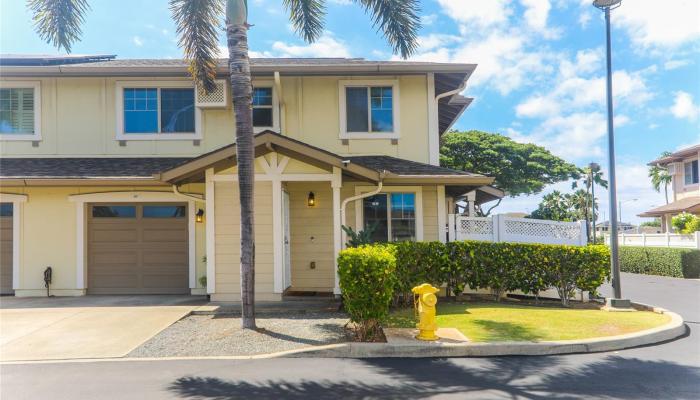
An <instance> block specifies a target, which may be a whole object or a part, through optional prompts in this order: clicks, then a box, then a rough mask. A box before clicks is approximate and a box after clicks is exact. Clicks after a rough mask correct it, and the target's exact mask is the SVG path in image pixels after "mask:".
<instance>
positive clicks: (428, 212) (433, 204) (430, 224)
mask: <svg viewBox="0 0 700 400" xmlns="http://www.w3.org/2000/svg"><path fill="white" fill-rule="evenodd" d="M423 240H424V241H426V242H428V241H434V240H438V223H437V187H436V186H423Z"/></svg>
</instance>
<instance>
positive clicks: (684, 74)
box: [0, 0, 700, 221]
mask: <svg viewBox="0 0 700 400" xmlns="http://www.w3.org/2000/svg"><path fill="white" fill-rule="evenodd" d="M590 2H591V1H590V0H488V1H484V0H423V1H421V7H422V10H421V15H422V22H423V28H422V29H421V31H420V43H421V48H420V50H419V52H418V54H416V55H415V57H414V58H415V59H418V60H425V61H438V62H469V63H476V64H479V66H478V67H477V70H476V72H475V74H474V76H473V77H472V79H471V80H470V82H469V85H468V86H467V89H466V90H465V95H467V96H471V97H474V98H475V101H474V103H473V104H472V106H470V108H469V109H468V110H467V111H466V112H465V114H464V115H463V116H462V118H461V119H460V120H459V121H458V122H457V124H456V125H455V127H456V128H458V129H479V130H484V131H489V132H497V133H501V134H504V135H508V136H510V137H512V138H513V139H515V140H518V141H530V142H534V143H537V144H540V145H543V146H545V147H547V148H548V149H550V150H551V151H552V152H553V153H555V154H557V155H559V156H561V157H563V158H565V159H567V160H569V161H571V162H574V163H576V164H577V165H585V164H587V163H589V162H591V161H597V162H599V163H601V164H602V165H603V166H606V165H607V161H606V158H605V156H604V155H605V152H606V143H607V142H606V126H605V101H604V100H605V92H604V82H605V81H604V77H605V75H604V72H605V70H604V67H605V64H604V63H605V58H604V56H605V54H604V47H603V46H604V23H603V18H602V13H601V12H600V11H598V10H597V9H595V8H593V7H592V6H591V5H590ZM24 3H25V2H24V1H19V0H17V1H9V0H2V3H0V4H1V8H0V52H2V53H55V50H54V49H52V48H51V47H50V46H49V45H47V44H45V43H43V42H42V41H41V40H40V39H39V38H38V37H37V36H36V34H35V33H34V32H33V30H32V26H31V18H30V15H29V13H28V12H27V10H26V9H25V6H24ZM249 3H250V6H251V11H250V23H252V24H253V25H254V26H253V28H252V29H251V31H250V46H251V50H252V54H253V55H254V56H295V57H365V58H368V59H390V58H393V57H395V56H393V55H392V54H391V51H390V48H388V47H387V46H386V44H385V42H384V40H383V38H382V37H381V35H379V34H377V33H376V32H375V30H374V29H373V28H372V25H371V23H370V21H369V19H368V18H367V17H366V16H365V15H364V12H363V11H362V10H361V9H360V8H359V7H357V6H356V5H355V4H354V3H353V2H352V1H350V0H329V1H328V16H327V18H326V28H327V31H326V33H325V34H324V35H323V37H322V38H321V39H320V40H319V41H318V42H317V43H315V44H312V45H307V44H305V43H304V42H303V41H302V40H300V39H299V38H298V37H296V36H295V34H294V32H293V31H292V30H291V29H290V26H289V23H288V20H287V17H286V15H285V12H284V9H283V8H282V1H281V0H249ZM90 4H91V6H92V10H91V11H90V12H89V14H88V15H87V18H86V24H85V26H84V37H83V40H82V42H80V43H78V44H76V45H75V47H74V49H73V52H74V53H78V54H80V53H103V54H116V55H118V56H119V57H120V58H177V57H179V56H180V55H181V52H180V50H179V49H178V47H177V40H176V34H175V28H174V26H173V23H172V22H171V19H170V12H169V10H168V2H167V1H166V0H148V1H143V0H120V1H112V0H92V1H90ZM657 4H658V1H653V0H634V1H632V0H626V1H624V2H623V4H622V7H620V8H619V9H617V10H615V11H613V26H614V28H613V49H614V58H613V68H614V70H615V79H614V86H615V87H614V89H615V93H616V96H615V103H616V104H615V105H616V109H615V114H616V126H617V127H616V140H617V145H616V148H617V156H618V163H617V165H618V177H619V183H618V185H619V195H618V197H619V198H620V199H621V200H622V201H623V202H625V204H623V218H624V219H625V220H633V221H638V218H636V217H634V215H635V214H637V213H639V212H641V211H644V210H645V209H648V208H650V207H652V206H657V205H662V204H663V203H664V199H663V196H662V195H660V194H658V193H656V192H654V191H653V190H652V189H651V187H650V184H649V180H648V178H647V176H646V166H645V164H646V163H647V162H648V161H650V160H652V159H654V158H655V157H656V156H657V155H658V154H659V153H661V152H662V151H664V150H675V149H677V148H679V147H683V146H686V145H691V144H695V143H699V142H700V105H699V104H700V40H699V39H700V2H698V1H697V0H666V1H665V2H664V4H663V6H662V7H659V6H657ZM221 43H222V48H223V47H224V46H223V44H224V41H223V40H222V41H221ZM553 189H560V190H565V191H566V190H569V184H568V183H562V184H558V185H554V186H553V187H550V188H547V190H545V192H544V193H547V192H549V191H551V190H553ZM540 198H541V195H539V196H528V197H520V198H515V199H510V198H509V199H506V200H505V201H504V202H503V204H502V205H501V207H499V211H500V212H506V211H532V210H533V209H534V208H536V205H537V203H538V201H539V199H540ZM600 198H601V205H602V207H601V209H605V207H607V205H606V204H607V200H606V194H605V193H604V192H602V193H601V196H600ZM634 199H637V200H634Z"/></svg>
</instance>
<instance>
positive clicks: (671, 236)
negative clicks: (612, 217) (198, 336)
mask: <svg viewBox="0 0 700 400" xmlns="http://www.w3.org/2000/svg"><path fill="white" fill-rule="evenodd" d="M617 240H618V243H619V245H620V246H640V247H679V248H687V249H700V232H695V233H694V234H690V235H683V234H679V233H634V234H630V233H621V234H620V235H618V237H617ZM605 242H606V243H610V235H605Z"/></svg>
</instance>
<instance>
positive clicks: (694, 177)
mask: <svg viewBox="0 0 700 400" xmlns="http://www.w3.org/2000/svg"><path fill="white" fill-rule="evenodd" d="M683 170H684V175H685V177H684V178H685V185H686V186H689V185H695V184H697V183H698V182H700V180H699V179H698V178H699V177H698V160H693V161H688V162H685V163H684V164H683Z"/></svg>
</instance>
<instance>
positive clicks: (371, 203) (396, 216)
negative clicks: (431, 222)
mask: <svg viewBox="0 0 700 400" xmlns="http://www.w3.org/2000/svg"><path fill="white" fill-rule="evenodd" d="M362 211H363V225H364V229H365V230H367V229H373V231H372V241H373V242H401V241H412V240H416V194H415V193H400V192H395V193H379V194H376V195H374V196H370V197H366V198H364V199H363V200H362Z"/></svg>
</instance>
